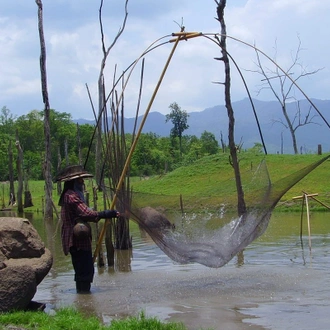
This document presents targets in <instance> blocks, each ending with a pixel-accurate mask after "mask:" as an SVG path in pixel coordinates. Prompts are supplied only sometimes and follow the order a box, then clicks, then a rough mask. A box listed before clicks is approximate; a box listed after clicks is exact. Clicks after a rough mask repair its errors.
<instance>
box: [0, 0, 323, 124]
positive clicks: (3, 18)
mask: <svg viewBox="0 0 330 330" xmlns="http://www.w3.org/2000/svg"><path fill="white" fill-rule="evenodd" d="M123 3H124V2H123V1H120V0H113V1H110V0H109V1H105V6H104V9H103V19H104V21H103V22H104V32H105V37H106V39H105V40H106V46H107V47H108V46H109V45H110V44H111V42H112V41H113V38H114V37H115V36H116V33H117V32H118V30H119V27H120V25H121V23H122V19H123V13H124V12H123ZM43 4H44V29H45V38H46V42H47V44H46V47H47V48H46V52H47V74H48V85H49V87H50V103H51V106H52V107H53V108H55V109H56V110H57V111H66V112H71V113H72V116H73V118H76V117H85V118H93V114H92V111H91V107H90V104H89V100H88V95H87V91H86V86H85V84H86V83H87V84H88V86H89V88H90V90H91V94H92V97H93V102H95V103H97V80H98V76H99V73H100V65H101V58H102V49H101V42H100V30H99V23H98V9H99V3H98V2H97V3H96V2H95V1H92V0H89V1H87V0H86V1H84V4H83V5H82V2H81V0H65V1H63V0H44V1H43ZM20 6H21V7H20ZM17 7H19V9H18V10H17ZM128 9H129V17H128V21H127V26H126V29H125V31H124V33H123V35H122V36H121V38H120V39H119V40H118V42H117V44H116V45H115V47H114V48H113V50H112V51H111V53H110V55H109V58H108V59H107V63H106V69H105V78H106V83H107V87H108V89H110V86H111V84H112V79H113V70H114V67H115V65H116V66H117V77H118V76H119V75H120V74H121V72H123V70H125V69H126V68H127V67H128V66H129V65H130V64H131V63H132V62H133V61H134V60H136V59H137V58H138V57H139V56H140V55H141V54H142V52H143V51H144V50H145V49H146V47H148V46H150V45H151V44H152V43H153V42H154V41H155V40H157V39H159V38H161V37H163V36H165V35H170V34H171V33H172V32H175V31H178V30H179V26H178V24H177V23H179V24H181V19H182V22H183V24H184V26H185V27H186V31H201V32H211V33H216V32H219V31H220V27H219V23H218V22H217V21H216V20H215V19H214V17H215V15H216V8H215V3H214V1H193V2H191V1H188V0H182V1H179V2H178V1H176V0H171V1H162V2H155V1H154V0H134V1H133V0H131V1H130V2H129V7H128ZM329 9H330V2H329V1H324V0H318V1H317V0H315V1H307V0H299V1H298V0H292V1H287V0H286V1H284V0H283V1H281V0H263V1H260V0H249V1H248V0H239V1H238V0H237V1H233V2H229V1H228V2H227V7H226V12H225V19H226V24H227V33H228V35H230V36H233V37H235V38H237V39H240V40H242V41H244V42H247V43H250V44H251V45H253V44H254V43H255V44H256V45H257V47H258V48H260V49H261V50H262V51H264V52H265V53H267V54H268V55H270V56H271V57H272V56H273V54H274V43H275V40H277V51H278V54H277V60H278V61H279V64H280V65H282V66H288V65H289V64H290V61H291V58H290V56H291V52H292V51H295V50H296V47H297V43H298V39H297V36H298V35H299V38H300V40H301V43H302V48H304V49H305V50H304V51H302V53H301V62H302V63H303V64H304V65H305V66H307V67H308V68H310V69H311V70H315V69H318V68H322V67H324V68H325V69H324V70H322V71H321V72H319V73H318V74H317V75H315V76H313V77H309V79H308V80H307V79H306V82H302V84H303V87H304V89H305V91H306V93H307V94H308V95H309V96H310V97H316V98H328V91H329V84H330V82H329V79H328V76H329V58H330V56H329V55H330V54H329V47H328V45H327V40H328V39H329V32H328V27H327V25H328V17H327V13H328V12H329ZM211 38H212V36H211ZM166 40H168V39H166ZM164 41H165V39H164ZM227 44H228V51H229V52H230V54H231V55H232V56H233V58H234V59H235V61H237V64H238V65H239V66H240V68H243V69H249V70H252V69H253V68H255V67H254V61H255V54H254V51H253V49H252V48H250V47H248V46H246V45H244V44H243V43H239V42H237V41H234V40H230V39H228V40H227ZM172 45H173V44H170V45H164V46H162V47H159V48H157V49H155V50H154V51H152V52H151V53H149V54H148V55H146V56H145V58H146V63H145V65H146V68H145V79H144V82H145V85H144V86H143V91H144V95H143V101H142V104H143V106H144V107H145V106H146V105H147V104H148V102H149V99H150V96H151V95H152V93H153V90H154V88H155V85H156V83H157V81H158V78H159V75H160V73H161V72H162V70H163V67H164V64H165V61H166V59H167V57H168V55H169V52H170V50H171V48H172ZM0 47H1V52H0V63H1V66H0V86H1V91H0V102H1V103H2V104H3V105H7V106H8V108H9V109H10V110H11V111H12V112H13V113H14V114H18V115H21V114H22V113H20V112H21V111H25V112H27V111H29V109H30V110H32V109H35V108H38V107H41V108H40V109H42V106H43V105H42V103H41V102H40V100H41V91H40V83H38V80H39V81H40V69H39V54H40V45H39V36H38V30H37V6H36V4H35V3H34V2H31V3H28V2H26V1H24V2H23V4H22V3H21V1H17V0H12V1H11V2H10V3H6V4H5V5H4V6H3V8H2V12H1V13H0ZM217 56H219V49H218V48H217V47H216V46H215V44H214V43H213V42H210V41H208V40H205V39H204V38H196V39H193V40H189V41H184V42H180V44H179V46H178V49H177V51H176V52H175V54H174V56H173V60H172V62H171V65H170V67H169V69H168V71H167V72H166V75H165V78H164V81H163V83H162V85H161V88H160V90H159V93H158V94H157V96H156V98H155V102H154V106H153V107H152V110H157V111H161V112H163V113H166V112H168V111H169V109H168V106H169V104H170V103H172V102H174V101H175V102H177V103H178V104H179V105H180V106H181V107H182V108H183V109H186V110H187V111H189V112H190V111H201V110H203V109H204V108H207V107H212V106H214V105H217V104H222V103H223V87H222V86H221V85H217V84H214V83H213V82H215V81H220V82H221V80H223V64H222V63H221V62H218V61H215V60H214V59H213V58H214V57H217ZM232 74H233V77H232V98H233V100H240V99H242V98H244V97H246V92H245V91H244V86H243V84H242V82H241V81H240V78H239V77H238V74H237V73H236V69H235V67H234V65H232ZM127 75H128V73H126V75H125V76H126V77H127ZM244 75H245V76H246V78H247V80H248V83H249V87H250V89H251V91H254V90H256V89H257V87H256V86H257V85H258V84H259V83H260V77H258V76H255V75H252V74H250V73H247V72H245V71H244ZM139 76H140V64H139V65H137V67H136V69H135V71H134V73H133V74H132V77H131V79H130V82H129V84H128V85H127V89H126V92H125V101H126V104H127V109H128V110H127V111H129V113H128V114H127V115H128V116H133V115H134V111H135V105H136V102H137V97H138V93H139V80H140V77H139ZM28 95H30V96H31V97H28ZM253 96H255V94H253ZM23 97H24V99H25V106H24V107H22V106H21V104H18V103H17V105H15V104H16V103H15V102H16V101H17V99H20V98H23ZM262 97H263V98H269V97H270V96H269V95H264V96H262ZM9 105H10V106H9Z"/></svg>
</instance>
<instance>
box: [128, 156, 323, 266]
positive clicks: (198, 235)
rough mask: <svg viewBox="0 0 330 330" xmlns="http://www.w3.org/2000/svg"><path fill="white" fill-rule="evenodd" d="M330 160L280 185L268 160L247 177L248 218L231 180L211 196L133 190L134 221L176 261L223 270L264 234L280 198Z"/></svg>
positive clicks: (245, 192) (305, 170)
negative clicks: (239, 213) (240, 208)
mask: <svg viewBox="0 0 330 330" xmlns="http://www.w3.org/2000/svg"><path fill="white" fill-rule="evenodd" d="M328 158H329V156H326V157H324V158H322V159H320V160H319V161H317V162H315V163H313V164H311V165H309V166H307V167H305V168H302V169H300V170H298V171H296V172H294V173H292V174H290V175H288V176H286V177H284V178H283V179H281V180H279V181H277V182H275V183H272V182H271V180H270V177H269V173H268V170H267V165H266V161H265V160H262V161H261V163H260V164H259V166H258V167H257V168H256V169H255V170H252V169H250V170H248V171H243V172H242V177H243V178H244V180H243V182H247V183H246V184H245V185H244V194H245V201H246V205H247V212H246V213H245V214H244V215H242V216H237V211H236V205H235V201H233V200H230V198H229V197H228V196H232V194H231V192H233V191H235V180H234V179H226V180H224V181H222V182H221V181H219V187H218V191H214V190H213V191H212V192H210V193H209V195H208V196H197V195H184V194H182V195H181V194H180V195H179V196H171V195H166V194H163V195H159V194H158V195H157V194H145V193H139V192H134V187H133V193H132V203H131V206H130V214H131V218H132V220H134V221H136V222H137V223H138V224H139V226H140V228H142V229H143V230H144V231H146V232H147V233H148V234H149V236H150V237H151V238H152V239H153V241H154V242H155V243H156V244H157V245H158V246H159V248H160V249H161V250H162V251H163V252H164V253H165V254H166V255H167V256H169V257H170V258H171V259H172V260H173V261H175V262H177V263H180V264H186V263H192V262H195V263H200V264H202V265H205V266H207V267H215V268H216V267H222V266H223V265H225V264H226V263H228V262H229V261H230V260H231V259H232V258H233V257H234V256H235V255H237V253H239V252H240V251H242V250H243V249H244V248H245V247H246V246H248V245H249V244H250V243H251V242H253V241H254V240H255V239H256V238H258V237H259V236H260V235H262V234H263V233H264V232H265V230H266V229H267V226H268V223H269V220H270V217H271V214H272V211H273V209H274V208H275V206H276V204H277V203H278V202H279V200H280V199H281V197H282V196H283V195H284V194H285V193H286V192H287V191H288V190H289V189H290V188H291V187H293V186H294V185H295V184H296V183H297V182H299V181H300V180H301V179H302V178H304V177H305V176H306V175H307V174H308V173H310V172H311V171H313V170H314V169H315V168H316V167H317V166H319V165H320V164H322V163H323V162H324V161H325V160H326V159H328ZM182 184H183V183H180V182H177V185H178V186H179V187H180V185H182ZM186 184H187V182H186ZM210 186H211V185H210ZM212 187H214V184H212ZM213 189H214V188H213ZM146 203H147V204H148V205H146ZM165 205H166V207H165Z"/></svg>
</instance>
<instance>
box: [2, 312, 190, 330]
mask: <svg viewBox="0 0 330 330" xmlns="http://www.w3.org/2000/svg"><path fill="white" fill-rule="evenodd" d="M18 327H19V329H21V330H22V329H28V330H30V329H31V330H32V329H33V330H35V329H37V330H63V329H66V330H90V329H93V330H185V329H186V327H185V326H184V325H183V324H182V323H174V322H170V323H163V322H161V321H159V320H158V319H156V318H148V317H146V316H145V314H144V313H143V312H141V313H140V315H138V316H136V317H128V318H126V319H123V320H113V321H112V322H111V324H110V325H103V324H102V323H101V322H100V321H99V320H98V319H97V318H96V317H88V318H86V317H84V316H83V315H82V314H81V313H79V312H78V311H76V310H75V309H73V308H62V309H59V310H58V311H57V312H56V314H55V315H49V314H46V313H44V312H37V311H25V312H12V313H4V314H0V329H1V330H5V329H13V328H14V329H18Z"/></svg>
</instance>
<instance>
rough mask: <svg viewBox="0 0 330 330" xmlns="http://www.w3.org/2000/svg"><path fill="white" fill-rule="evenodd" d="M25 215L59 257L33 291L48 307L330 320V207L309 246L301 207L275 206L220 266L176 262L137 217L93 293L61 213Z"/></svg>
mask: <svg viewBox="0 0 330 330" xmlns="http://www.w3.org/2000/svg"><path fill="white" fill-rule="evenodd" d="M10 215H13V214H10ZM25 216H26V217H27V218H28V219H29V220H30V221H31V222H32V223H33V225H34V226H35V227H36V229H37V230H38V232H39V234H40V236H41V237H42V239H43V240H44V242H45V244H46V246H47V247H48V248H49V249H50V250H51V252H52V254H53V257H54V265H53V268H52V269H51V271H50V272H49V274H48V275H47V276H46V278H45V279H44V281H43V282H42V283H41V284H40V285H39V287H38V292H37V294H36V296H35V299H36V300H37V301H40V302H44V303H46V305H47V308H46V310H47V311H50V310H52V309H54V308H58V307H60V306H68V305H74V306H75V307H76V308H77V309H79V310H81V311H83V312H84V313H86V314H88V315H96V316H98V317H100V319H101V320H103V321H104V322H105V323H109V322H111V320H112V319H116V318H120V317H124V316H127V315H136V313H138V312H139V311H141V310H145V311H146V312H147V315H150V316H157V317H159V318H160V319H162V320H166V321H179V322H184V323H185V324H186V325H187V326H188V329H200V328H201V327H204V328H207V327H212V328H213V329H230V330H233V329H234V330H235V329H246V328H247V326H248V325H252V326H253V329H287V328H292V329H293V328H299V329H312V328H320V329H324V327H323V326H324V322H325V321H326V322H328V323H329V322H330V316H328V313H324V310H328V309H329V308H330V302H329V296H330V277H329V272H330V264H329V256H330V238H329V232H330V217H329V216H328V213H317V214H312V216H311V242H312V250H311V253H310V251H309V248H308V233H307V226H306V224H304V226H303V228H302V229H303V234H302V241H301V239H300V214H277V213H274V214H273V216H272V218H271V221H270V225H269V227H268V229H267V231H266V232H265V234H264V235H262V236H261V237H260V238H258V239H257V240H256V241H255V242H253V243H252V244H251V245H249V246H248V247H247V248H246V249H245V250H244V251H243V252H242V253H241V254H239V255H237V256H236V257H234V258H233V260H232V261H231V262H229V263H228V264H227V265H225V266H224V267H222V268H219V269H212V268H207V267H204V266H202V265H199V264H188V265H178V264H175V263H173V262H172V261H171V260H170V259H169V258H168V257H167V256H166V255H164V253H163V252H162V251H161V250H160V249H159V248H158V247H157V246H155V244H153V242H152V240H150V237H148V236H147V235H146V234H145V233H143V232H142V233H141V231H140V229H139V228H138V226H136V225H135V224H133V223H132V224H131V235H132V238H133V249H131V250H125V251H115V263H114V266H113V267H107V266H106V267H102V268H98V267H96V273H95V282H94V284H93V287H92V294H91V295H77V294H76V292H75V286H74V281H73V270H72V265H71V261H70V257H66V256H64V254H63V252H62V247H61V241H60V236H59V233H60V231H59V226H58V222H57V220H54V221H52V222H44V221H43V219H42V215H41V214H27V215H25ZM103 250H104V251H105V249H103ZM290 306H291V307H290ZM289 307H290V308H289ZM293 307H294V308H293ZM289 311H290V313H289ZM322 313H323V314H322ZM320 315H323V317H322V319H321V318H320ZM279 319H280V321H279ZM311 324H312V325H313V326H312V327H309V326H310V325H311Z"/></svg>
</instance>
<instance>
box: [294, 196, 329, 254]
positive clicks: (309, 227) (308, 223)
mask: <svg viewBox="0 0 330 330" xmlns="http://www.w3.org/2000/svg"><path fill="white" fill-rule="evenodd" d="M302 193H303V195H302V196H296V197H293V198H292V199H301V200H302V208H301V221H300V240H302V218H303V210H304V205H305V204H306V213H307V229H308V245H309V251H310V252H311V251H312V239H311V224H310V212H309V204H308V198H311V199H313V200H314V201H316V202H318V203H319V204H321V205H322V206H324V207H326V208H327V209H329V210H330V207H329V206H328V205H326V204H324V203H323V202H321V201H320V200H318V199H317V198H316V197H315V196H318V193H316V194H308V193H306V192H305V191H303V192H302Z"/></svg>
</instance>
